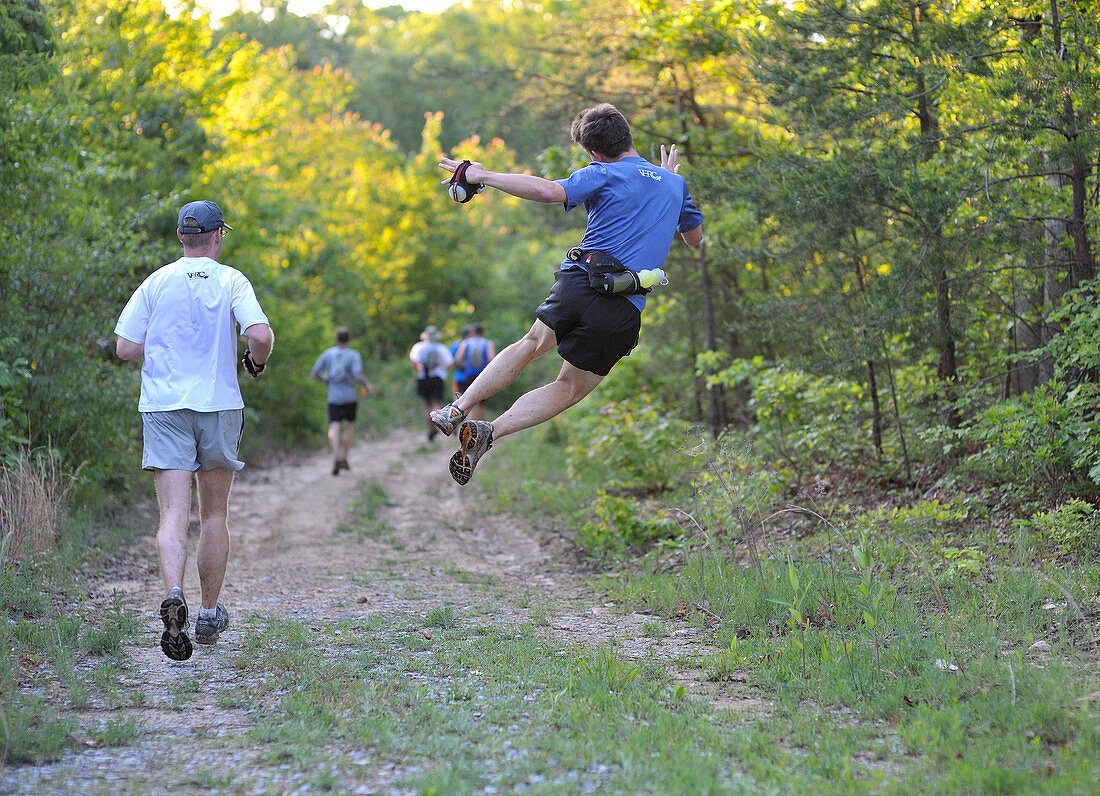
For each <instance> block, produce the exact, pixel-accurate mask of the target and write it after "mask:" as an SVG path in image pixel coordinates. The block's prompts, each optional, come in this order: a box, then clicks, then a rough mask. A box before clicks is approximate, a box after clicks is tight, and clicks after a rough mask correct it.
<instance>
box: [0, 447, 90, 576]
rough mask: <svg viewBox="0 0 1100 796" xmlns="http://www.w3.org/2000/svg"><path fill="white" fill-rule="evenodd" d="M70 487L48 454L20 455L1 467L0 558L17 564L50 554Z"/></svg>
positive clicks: (69, 482)
mask: <svg viewBox="0 0 1100 796" xmlns="http://www.w3.org/2000/svg"><path fill="white" fill-rule="evenodd" d="M72 483H73V478H72V476H70V475H68V474H66V473H64V472H63V471H62V469H61V466H60V464H59V462H58V459H57V457H56V456H55V455H54V454H53V452H52V451H49V450H46V451H19V452H18V453H17V454H16V455H15V456H13V457H12V458H11V459H10V460H9V461H7V462H5V463H3V464H0V558H2V559H3V560H4V561H6V562H8V563H14V564H18V563H20V562H21V561H22V560H23V558H24V557H25V556H26V555H27V554H28V553H30V554H33V555H36V556H42V555H46V554H48V553H50V552H52V551H53V549H54V545H55V544H56V542H57V535H58V528H59V525H60V522H61V519H62V516H63V510H64V505H65V499H66V497H67V494H68V491H69V488H70V487H71V485H72Z"/></svg>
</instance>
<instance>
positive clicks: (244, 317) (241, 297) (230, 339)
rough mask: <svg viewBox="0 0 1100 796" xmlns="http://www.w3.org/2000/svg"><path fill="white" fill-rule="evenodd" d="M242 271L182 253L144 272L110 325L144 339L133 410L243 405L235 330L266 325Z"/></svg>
mask: <svg viewBox="0 0 1100 796" xmlns="http://www.w3.org/2000/svg"><path fill="white" fill-rule="evenodd" d="M267 322H268V320H267V316H266V315H264V313H263V310H261V309H260V303H259V302H258V301H257V300H256V291H255V290H253V289H252V284H251V283H250V282H249V281H248V278H247V277H245V275H244V274H242V273H241V272H240V271H238V270H237V269H236V268H231V267H230V266H228V265H222V264H221V263H219V262H217V261H215V260H212V259H210V258H209V257H181V258H180V259H179V260H176V262H174V263H169V264H168V265H165V266H162V267H161V268H158V269H157V270H156V271H154V272H153V273H151V274H150V275H149V276H148V277H146V279H145V281H144V282H142V283H141V286H140V287H139V288H138V289H137V290H136V291H134V295H133V296H131V297H130V300H129V301H128V302H126V307H125V308H124V309H123V310H122V314H121V315H120V316H119V318H118V323H116V324H115V334H117V335H118V336H119V337H123V338H125V339H127V340H129V341H130V342H132V343H144V344H145V361H144V362H143V363H142V365H141V397H140V398H139V399H138V411H139V412H170V411H173V410H176V409H191V410H194V411H196V412H220V411H222V410H225V409H240V408H242V407H243V406H244V400H243V399H242V398H241V388H240V384H239V383H238V382H237V336H238V334H239V332H238V329H237V327H238V326H240V331H244V330H245V329H247V328H248V327H249V326H252V325H253V324H256V323H267Z"/></svg>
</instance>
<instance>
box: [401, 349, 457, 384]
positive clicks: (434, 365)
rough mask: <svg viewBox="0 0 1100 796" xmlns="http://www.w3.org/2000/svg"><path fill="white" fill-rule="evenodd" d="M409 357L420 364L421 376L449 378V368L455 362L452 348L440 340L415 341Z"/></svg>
mask: <svg viewBox="0 0 1100 796" xmlns="http://www.w3.org/2000/svg"><path fill="white" fill-rule="evenodd" d="M409 359H410V360H412V361H413V362H415V363H416V364H417V365H420V372H421V376H422V377H423V376H437V377H439V378H441V379H445V378H447V368H449V367H450V366H451V365H453V364H454V361H455V360H454V357H453V356H451V349H449V348H447V346H445V345H443V343H440V342H435V341H433V342H431V343H425V342H424V341H420V342H418V343H414V344H413V347H412V349H411V350H410V351H409Z"/></svg>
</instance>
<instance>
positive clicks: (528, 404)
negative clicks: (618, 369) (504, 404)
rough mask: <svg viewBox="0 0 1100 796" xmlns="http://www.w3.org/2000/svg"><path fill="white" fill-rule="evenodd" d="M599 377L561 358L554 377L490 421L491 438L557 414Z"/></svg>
mask: <svg viewBox="0 0 1100 796" xmlns="http://www.w3.org/2000/svg"><path fill="white" fill-rule="evenodd" d="M601 381H603V376H600V375H599V374H597V373H591V372H589V371H587V370H581V369H580V368H578V367H575V366H573V365H570V364H569V363H568V362H563V363H562V366H561V372H560V373H558V378H557V379H555V380H554V381H552V382H550V383H549V384H545V385H543V386H542V387H539V388H537V389H534V390H531V391H530V392H528V393H524V394H523V395H521V396H520V397H519V398H517V399H516V402H515V403H514V404H512V406H511V408H509V409H508V410H507V411H506V412H505V413H504V414H502V415H501V416H500V417H498V418H497V419H496V420H494V421H493V438H494V439H500V438H501V437H506V436H508V435H509V434H514V433H516V432H517V431H522V430H523V429H525V428H531V427H532V426H537V425H538V424H539V423H545V422H546V421H547V420H549V419H550V418H552V417H557V416H558V415H560V414H561V413H562V412H564V411H565V410H566V409H568V408H569V407H571V406H573V405H574V404H576V403H579V402H580V401H581V399H582V398H584V397H585V396H586V395H588V394H589V393H590V392H592V391H593V390H594V389H596V385H598V384H599V383H600V382H601Z"/></svg>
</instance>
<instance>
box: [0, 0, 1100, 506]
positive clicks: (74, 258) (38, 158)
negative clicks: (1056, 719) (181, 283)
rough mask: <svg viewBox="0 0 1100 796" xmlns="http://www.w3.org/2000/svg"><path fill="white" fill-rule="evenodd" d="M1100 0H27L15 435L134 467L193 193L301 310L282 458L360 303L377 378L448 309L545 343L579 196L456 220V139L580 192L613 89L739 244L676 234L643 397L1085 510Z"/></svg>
mask: <svg viewBox="0 0 1100 796" xmlns="http://www.w3.org/2000/svg"><path fill="white" fill-rule="evenodd" d="M1097 11H1098V8H1097V5H1096V3H1095V2H1083V3H1081V2H1078V3H1073V4H1070V3H1065V2H1062V0H1050V2H1048V3H1028V2H1024V3H1022V4H1021V3H1014V4H1011V5H1009V4H1003V3H979V2H976V1H972V0H966V2H951V3H946V2H939V1H938V0H870V1H869V2H859V3H856V2H851V1H850V0H829V2H822V1H820V0H809V1H806V2H798V3H786V2H768V1H767V0H759V1H757V0H749V2H744V1H743V0H720V1H719V2H713V1H712V2H705V3H704V2H661V3H658V2H653V0H599V1H598V2H587V3H578V2H572V1H571V0H547V1H546V2H518V1H517V2H491V1H490V0H465V2H463V3H461V4H458V5H455V6H453V7H452V8H450V9H448V10H447V11H445V12H443V13H441V14H424V13H416V12H406V11H405V10H403V9H401V8H400V7H399V6H391V7H388V8H383V9H379V10H372V9H370V8H367V7H365V6H362V5H360V4H358V3H353V2H350V1H349V0H335V1H334V2H333V3H330V4H329V5H328V6H326V7H325V8H323V9H322V10H321V11H320V12H317V13H315V14H313V15H311V16H304V17H303V16H298V15H295V14H293V13H291V12H289V11H288V9H287V5H286V3H281V2H263V3H261V4H260V7H259V9H258V10H246V9H245V8H243V7H242V8H241V9H239V10H237V11H236V12H235V13H232V14H230V15H228V16H226V17H223V18H220V19H216V20H215V19H212V18H211V17H210V16H209V14H208V12H206V11H204V10H203V9H202V8H201V7H199V6H196V5H194V4H193V3H192V2H185V3H182V4H178V5H177V4H170V5H169V6H168V7H165V6H163V5H162V4H161V3H160V2H159V1H158V0H137V2H131V1H130V0H127V1H126V2H123V1H122V0H68V2H64V3H59V4H50V5H49V6H47V5H45V4H42V3H40V2H38V0H2V2H0V98H2V99H3V102H2V103H0V142H2V147H3V152H4V157H3V159H2V160H0V194H2V195H3V197H4V200H5V211H6V212H5V216H6V220H5V223H4V224H3V225H0V285H2V291H0V454H3V455H4V456H6V457H12V456H15V455H16V454H17V453H18V452H19V451H21V450H25V449H36V448H41V447H45V446H48V447H50V448H52V449H53V450H54V451H55V452H56V454H57V455H58V456H60V457H61V461H62V462H64V465H65V467H66V468H67V469H68V470H69V471H76V470H77V468H82V469H81V477H82V479H83V480H84V481H86V482H88V483H92V484H95V485H104V484H106V485H111V484H116V485H117V484H120V483H121V482H122V479H123V478H124V475H125V474H126V473H127V472H128V471H129V472H132V471H133V470H134V469H135V462H136V459H137V455H136V451H137V450H138V445H139V441H138V439H137V435H138V428H139V424H138V423H137V422H136V418H135V417H134V414H133V413H134V412H135V402H136V379H137V374H136V372H135V369H134V368H132V367H128V366H123V365H122V364H121V363H120V362H118V361H117V360H116V359H115V357H114V356H113V334H112V330H113V325H114V322H115V320H116V319H117V316H118V312H119V311H120V309H121V307H122V305H123V303H124V302H125V300H126V298H127V297H128V296H129V295H130V293H131V292H132V291H133V289H134V288H135V287H136V286H137V284H138V283H139V282H140V281H141V279H142V278H144V276H145V275H147V274H149V273H150V272H152V271H153V270H154V269H155V268H157V267H159V266H160V265H162V264H164V263H166V262H169V261H171V260H173V259H175V257H177V256H178V254H179V249H178V244H177V242H176V240H175V237H174V223H175V214H176V210H177V209H178V207H179V205H180V204H182V203H183V202H185V201H188V200H190V199H194V198H199V197H205V198H212V199H214V200H216V201H218V202H219V204H220V205H221V206H222V208H223V210H224V211H225V213H226V218H227V220H228V221H229V223H231V224H232V225H233V226H234V232H233V235H232V236H231V237H230V238H229V241H228V244H227V248H226V252H225V255H224V259H225V260H226V262H228V263H230V264H232V265H234V266H236V267H238V268H240V269H241V270H242V271H244V272H245V273H246V274H247V275H248V276H249V277H250V279H252V281H253V283H254V284H255V285H256V288H257V291H258V294H259V296H260V299H261V303H262V304H263V306H264V308H265V310H266V311H267V313H268V314H269V316H270V317H271V320H272V326H273V327H274V329H275V331H276V335H277V338H278V342H277V348H276V354H275V358H274V359H273V363H272V364H273V367H272V369H271V372H270V373H269V374H268V375H267V376H265V378H263V379H261V380H259V381H258V382H256V383H255V384H250V385H249V387H248V393H247V402H248V404H249V414H248V418H249V422H250V423H251V424H252V427H253V428H254V429H255V428H257V427H258V426H259V424H258V423H257V419H258V418H260V417H262V418H264V424H263V426H264V428H265V434H266V435H267V442H268V443H269V444H275V445H289V444H296V443H301V442H302V441H304V440H306V439H309V438H310V437H312V436H313V435H315V434H316V433H317V432H318V431H319V430H320V427H321V423H322V420H323V418H322V417H320V415H319V413H318V411H317V407H318V405H319V403H320V401H321V400H322V399H321V397H320V393H319V392H318V387H317V385H316V384H311V383H310V382H309V379H308V370H309V365H310V364H311V363H312V360H313V358H314V357H315V356H316V354H317V353H318V352H319V351H320V350H321V349H322V348H323V347H324V346H326V345H327V344H328V342H329V340H330V338H331V334H332V331H333V330H334V328H335V327H336V326H337V325H347V326H349V327H350V328H351V330H352V333H353V336H354V337H355V339H356V342H357V347H358V348H360V350H362V351H363V353H364V355H365V358H366V360H367V362H368V370H369V369H370V363H380V362H383V361H399V360H402V359H403V358H404V356H405V353H406V352H407V350H408V347H409V345H410V344H411V343H412V342H413V341H414V340H415V339H416V336H417V334H418V332H419V331H420V329H422V328H423V326H424V325H425V324H427V323H434V324H437V325H439V326H440V327H441V328H443V329H444V330H445V331H446V333H447V334H448V335H450V336H451V337H452V338H453V337H454V336H456V335H457V330H458V328H459V326H461V325H462V324H464V323H467V322H469V321H471V320H479V321H483V322H484V323H486V325H487V328H488V330H489V334H490V336H492V337H493V338H495V339H496V340H497V341H498V345H499V344H500V343H502V342H506V341H507V340H509V339H511V338H514V337H516V336H518V335H519V334H521V333H522V332H523V331H524V330H525V329H526V327H527V325H528V324H529V323H530V321H531V317H532V314H533V309H534V307H535V306H536V305H537V303H538V301H539V300H541V298H542V296H543V295H544V294H545V291H546V289H547V288H548V286H549V284H550V281H551V275H552V272H553V270H554V268H555V266H556V263H557V262H558V260H559V259H560V257H561V254H562V252H563V251H564V249H565V248H567V247H568V246H569V245H571V244H573V243H576V241H577V238H578V236H579V234H580V232H581V230H582V229H583V223H584V219H583V217H582V216H581V214H580V212H581V211H574V212H573V213H570V214H563V213H561V212H560V208H554V207H547V206H531V205H524V204H523V203H521V202H519V201H518V200H514V199H511V198H508V197H506V196H504V195H503V194H500V193H495V192H491V191H490V192H487V193H486V194H484V195H482V196H480V197H478V199H477V200H476V201H474V202H471V203H470V204H467V205H457V204H454V203H452V202H450V201H449V200H447V198H446V194H445V192H444V191H443V189H442V187H441V186H440V179H441V176H442V172H440V170H439V169H438V167H437V162H438V157H439V156H440V155H441V154H444V153H447V154H455V155H459V156H462V157H466V158H470V159H473V160H481V161H483V162H485V163H486V164H487V165H488V166H490V167H491V168H494V169H498V170H529V171H532V172H533V173H539V174H542V175H544V176H547V177H551V178H557V177H564V176H565V175H566V174H568V172H569V170H570V169H571V168H575V167H577V166H580V165H583V163H584V162H586V161H585V160H584V159H583V156H582V153H580V152H579V151H578V150H577V149H576V148H575V147H573V146H572V145H571V144H570V143H569V140H568V124H569V121H570V119H571V118H572V116H573V115H574V114H575V112H576V111H577V110H579V109H581V108H583V107H585V106H587V105H589V104H592V103H593V102H596V101H610V102H613V103H615V104H616V105H617V106H618V107H620V108H621V109H622V110H623V111H624V112H625V113H626V115H627V116H628V118H630V119H631V121H632V124H633V126H634V129H635V135H636V143H637V146H638V149H639V152H641V153H642V154H643V155H645V156H649V157H651V158H656V157H657V151H658V147H659V146H660V144H662V143H673V142H674V143H676V144H677V146H678V147H679V149H680V151H681V153H682V157H683V159H684V161H685V162H686V165H685V166H684V168H683V173H684V174H685V176H686V177H687V179H688V182H689V186H690V187H691V189H692V191H693V195H694V197H695V199H696V201H697V203H698V204H699V205H700V206H701V207H702V209H703V210H704V212H705V213H706V227H705V228H706V239H705V242H704V245H703V246H702V247H701V248H700V249H699V250H698V251H694V250H689V249H687V248H686V247H684V246H682V245H680V244H677V245H675V246H674V247H673V249H672V252H671V254H670V257H669V261H668V263H667V266H666V267H667V270H668V271H669V273H670V274H671V280H672V284H671V286H669V287H667V288H662V289H661V290H659V291H658V292H657V293H655V294H654V297H653V300H652V302H651V306H650V308H649V309H648V310H647V312H646V317H645V323H644V327H645V328H644V331H643V336H642V343H641V349H640V350H639V351H638V352H636V353H635V355H634V356H632V357H631V358H630V360H628V364H627V365H626V366H624V367H622V368H620V370H619V371H617V372H616V375H615V377H613V381H615V382H616V385H615V387H614V388H613V389H614V392H615V394H614V395H611V396H609V398H608V399H609V400H613V399H617V398H621V397H626V396H628V395H629V394H630V393H631V392H634V393H635V394H637V391H639V390H641V389H642V388H643V387H645V388H646V390H647V399H646V400H647V401H652V402H653V406H654V407H656V408H654V410H653V411H654V413H655V414H654V417H657V418H660V419H661V423H662V426H661V427H662V428H665V427H667V426H666V424H668V423H673V424H674V425H675V424H698V425H701V426H704V427H705V428H707V429H709V431H710V433H712V434H714V435H719V434H722V433H727V432H728V431H731V430H732V431H735V432H736V433H739V434H745V435H747V437H748V439H749V440H750V441H751V442H752V443H753V445H754V446H755V447H756V449H757V451H758V452H760V453H761V455H764V456H766V457H767V458H768V459H769V460H770V461H773V462H775V463H777V465H778V466H779V467H780V470H779V471H780V472H781V473H783V474H784V475H783V477H784V478H786V479H787V481H788V482H789V487H790V488H791V489H792V490H797V489H798V488H799V487H800V486H802V485H804V484H805V483H807V481H808V480H809V479H810V478H812V477H813V476H814V475H815V474H817V473H821V472H826V471H831V472H838V473H850V474H857V475H859V476H862V477H870V478H872V479H876V480H878V481H879V482H881V483H883V484H886V485H891V484H900V485H906V486H917V485H923V487H925V488H927V487H930V486H931V485H933V484H935V483H937V482H939V483H943V482H944V479H956V482H957V479H968V480H973V481H977V482H981V483H985V484H999V485H1007V486H1008V487H1009V488H1014V489H1017V490H1018V491H1019V492H1020V494H1022V495H1025V496H1028V497H1029V499H1035V500H1037V501H1039V502H1044V501H1046V502H1057V501H1059V500H1062V499H1063V498H1084V499H1088V498H1090V497H1092V496H1094V495H1095V484H1097V483H1100V420H1098V419H1097V418H1096V417H1095V411H1094V407H1095V404H1096V395H1097V388H1096V375H1097V367H1098V365H1100V361H1098V360H1100V345H1098V342H1100V341H1098V340H1097V334H1098V332H1097V328H1098V324H1097V320H1100V319H1098V318H1097V312H1098V310H1097V309H1096V307H1097V304H1096V287H1095V285H1094V278H1095V276H1096V262H1095V251H1094V239H1095V237H1096V232H1097V221H1096V214H1097V205H1098V198H1100V197H1098V192H1100V183H1098V179H1097V153H1098V152H1100V146H1098V144H1100V141H1098V126H1097V121H1098V118H1097V116H1098V114H1100V96H1098V90H1100V88H1098V87H1100V80H1098V77H1100V64H1098V48H1097V45H1098V44H1100V14H1097V13H1096V12H1097ZM394 389H395V390H405V389H408V390H409V391H410V395H411V387H408V385H398V386H395V388H394ZM647 406H648V405H647ZM677 427H678V426H677ZM313 438H314V439H315V437H313ZM593 439H596V440H599V439H601V438H600V437H599V436H598V435H596V436H593ZM601 444H602V445H603V447H602V448H600V449H602V450H605V451H607V452H608V455H615V454H614V451H615V449H616V445H615V444H610V443H608V444H604V443H601ZM597 447H599V446H597ZM1035 474H1038V477H1035ZM639 477H640V478H641V477H643V476H639ZM635 486H636V485H635ZM1052 499H1053V500H1052Z"/></svg>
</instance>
